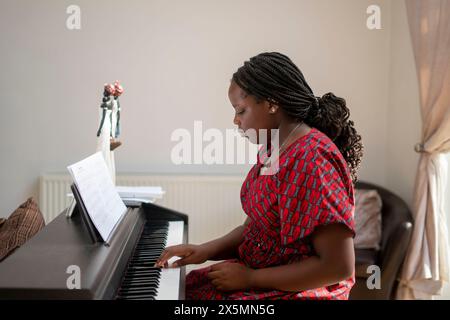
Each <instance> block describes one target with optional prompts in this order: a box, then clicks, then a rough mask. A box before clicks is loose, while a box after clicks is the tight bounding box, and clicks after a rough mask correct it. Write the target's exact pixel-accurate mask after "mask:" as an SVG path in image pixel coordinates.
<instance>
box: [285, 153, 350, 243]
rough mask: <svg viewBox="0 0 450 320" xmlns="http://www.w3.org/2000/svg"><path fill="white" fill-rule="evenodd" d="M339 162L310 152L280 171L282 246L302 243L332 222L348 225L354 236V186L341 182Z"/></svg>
mask: <svg viewBox="0 0 450 320" xmlns="http://www.w3.org/2000/svg"><path fill="white" fill-rule="evenodd" d="M332 163H333V164H332ZM337 163H338V162H335V161H331V162H330V161H328V160H326V159H325V158H324V157H323V156H317V155H316V156H314V155H313V152H309V153H308V154H306V155H303V156H302V157H295V158H293V159H291V160H290V161H289V163H288V164H287V165H286V166H285V167H283V168H281V169H280V171H279V173H278V180H277V184H278V205H279V214H280V228H281V230H280V231H281V244H282V245H285V246H286V245H289V244H292V243H295V242H296V241H299V240H302V239H304V238H305V237H307V236H308V235H310V234H311V233H313V231H314V230H315V228H316V227H318V226H321V225H328V224H332V223H342V224H344V225H346V226H347V227H348V228H349V230H350V231H351V232H352V233H353V237H354V236H355V232H354V221H353V212H354V198H353V191H352V190H353V189H351V188H353V187H352V186H351V182H348V181H349V179H342V177H341V176H340V174H339V172H342V171H343V170H342V164H341V170H339V171H338V170H336V168H335V166H336V165H337ZM338 167H339V166H338ZM344 169H345V168H344ZM344 172H347V171H345V170H344ZM344 181H347V182H348V183H350V186H348V185H346V184H345V183H344ZM350 181H351V180H350ZM348 190H351V192H350V193H351V194H350V195H349V191H348Z"/></svg>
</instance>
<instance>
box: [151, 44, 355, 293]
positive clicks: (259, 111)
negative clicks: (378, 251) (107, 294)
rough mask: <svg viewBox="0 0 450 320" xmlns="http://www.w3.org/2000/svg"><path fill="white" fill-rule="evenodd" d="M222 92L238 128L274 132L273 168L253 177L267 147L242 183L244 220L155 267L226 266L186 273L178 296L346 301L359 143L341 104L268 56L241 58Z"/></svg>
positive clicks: (169, 252) (166, 254)
mask: <svg viewBox="0 0 450 320" xmlns="http://www.w3.org/2000/svg"><path fill="white" fill-rule="evenodd" d="M228 96H229V99H230V102H231V104H232V105H233V108H234V109H235V112H236V114H235V117H234V124H236V125H237V126H238V127H239V129H241V130H243V131H244V132H245V131H247V130H250V129H252V130H255V131H256V132H257V133H259V132H260V131H261V130H262V129H266V130H269V131H270V129H278V138H279V144H278V145H280V148H279V153H278V154H279V156H278V159H279V162H278V163H279V166H278V170H277V171H276V172H275V173H274V174H271V175H263V174H261V170H262V169H263V167H264V166H265V163H266V161H265V160H267V159H268V158H269V156H270V154H271V152H272V150H271V146H270V145H269V146H268V149H267V150H268V152H267V153H266V154H264V153H263V152H260V153H259V155H258V161H257V163H256V164H255V165H254V166H253V168H252V169H251V170H250V172H249V173H248V175H247V178H246V179H245V181H244V183H243V185H242V189H241V202H242V208H243V210H244V212H245V213H246V215H247V216H248V217H247V219H246V221H245V222H244V224H243V225H241V226H238V227H237V228H235V229H234V230H233V231H231V232H230V233H228V234H227V235H225V236H223V237H222V238H219V239H216V240H213V241H210V242H207V243H204V244H200V245H193V244H187V245H178V246H172V247H167V248H166V249H165V250H164V251H163V253H162V254H161V256H160V258H159V260H158V262H157V265H158V266H160V267H163V266H167V261H168V260H169V259H170V258H171V257H173V256H178V257H180V259H179V260H177V261H175V262H174V264H173V266H174V267H177V266H184V265H187V264H200V263H203V262H205V261H207V260H225V261H224V262H221V263H218V264H215V265H212V266H209V267H206V268H202V269H198V270H193V271H191V272H190V273H189V274H188V275H187V276H186V299H208V300H211V299H348V296H349V292H350V289H351V288H352V286H353V284H354V265H355V261H354V260H355V258H354V247H353V237H354V235H355V234H354V222H353V211H354V204H355V202H354V189H353V183H355V182H356V180H357V177H356V171H357V169H358V167H359V164H360V161H361V157H362V150H363V146H362V144H361V137H360V136H359V135H358V134H357V132H356V130H355V128H354V124H353V122H352V121H349V109H348V108H347V107H346V103H345V100H344V99H342V98H338V97H336V96H335V95H333V94H332V93H328V94H325V95H324V96H323V97H321V98H320V97H316V96H315V95H314V93H313V91H312V90H311V88H310V87H309V86H308V84H307V83H306V81H305V78H304V77H303V74H302V72H301V71H300V70H299V69H298V68H297V66H296V65H295V64H294V63H293V62H292V61H291V60H290V59H289V58H288V57H287V56H285V55H283V54H280V53H276V52H271V53H262V54H259V55H257V56H255V57H253V58H251V59H250V61H246V62H245V63H244V65H243V66H242V67H240V68H239V69H238V70H237V72H236V73H235V74H233V78H232V81H231V84H230V87H229V91H228ZM256 142H258V141H256ZM263 149H264V148H262V149H261V150H263Z"/></svg>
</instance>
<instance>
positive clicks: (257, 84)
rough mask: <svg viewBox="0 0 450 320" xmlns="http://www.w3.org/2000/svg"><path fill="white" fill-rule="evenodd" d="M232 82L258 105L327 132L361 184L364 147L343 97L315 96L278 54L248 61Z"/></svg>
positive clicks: (288, 63) (352, 176) (294, 70)
mask: <svg viewBox="0 0 450 320" xmlns="http://www.w3.org/2000/svg"><path fill="white" fill-rule="evenodd" d="M232 81H234V82H235V83H236V84H237V85H238V86H239V87H240V88H241V89H242V90H244V91H245V92H246V93H247V94H249V95H252V96H253V97H255V99H256V102H257V103H261V102H262V101H268V102H269V103H273V104H277V105H278V106H280V108H282V109H283V111H284V112H285V113H286V114H287V115H288V116H290V117H292V118H293V119H295V120H297V121H303V122H305V123H306V124H307V125H309V126H311V127H314V128H316V129H318V130H320V131H321V132H323V133H325V134H326V135H327V136H328V137H329V138H330V139H331V140H332V141H333V142H334V144H335V145H336V146H337V147H338V149H339V151H340V152H341V154H342V155H343V156H344V158H345V160H346V162H347V164H348V166H349V169H350V173H351V178H352V180H353V183H356V182H357V181H358V178H357V170H358V168H359V166H360V163H361V158H362V155H363V144H362V143H361V136H360V135H359V134H358V133H357V132H356V130H355V127H354V123H353V121H351V120H349V117H350V110H349V109H348V108H347V106H346V102H345V100H344V99H343V98H339V97H336V96H335V95H334V94H333V93H331V92H330V93H327V94H325V95H324V96H323V97H316V96H315V95H314V93H313V91H312V90H311V88H310V87H309V85H308V84H307V83H306V80H305V78H304V76H303V74H302V72H301V71H300V70H299V68H298V67H297V66H296V65H295V64H294V63H293V62H292V61H291V59H289V58H288V57H287V56H285V55H283V54H281V53H278V52H265V53H261V54H259V55H257V56H254V57H252V58H250V60H249V61H245V62H244V65H243V66H242V67H240V68H239V69H238V70H237V71H236V72H235V73H234V74H233V78H232Z"/></svg>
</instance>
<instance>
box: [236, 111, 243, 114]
mask: <svg viewBox="0 0 450 320" xmlns="http://www.w3.org/2000/svg"><path fill="white" fill-rule="evenodd" d="M243 113H244V110H241V111H239V112H238V111H236V114H243Z"/></svg>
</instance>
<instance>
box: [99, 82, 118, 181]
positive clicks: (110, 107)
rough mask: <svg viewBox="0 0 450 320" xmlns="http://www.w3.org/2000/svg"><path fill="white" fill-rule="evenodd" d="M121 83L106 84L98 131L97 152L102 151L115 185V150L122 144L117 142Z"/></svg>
mask: <svg viewBox="0 0 450 320" xmlns="http://www.w3.org/2000/svg"><path fill="white" fill-rule="evenodd" d="M123 91H124V90H123V87H122V86H121V85H120V83H119V81H115V82H114V85H112V84H108V83H105V85H104V90H103V99H102V104H101V105H100V126H99V128H98V131H97V138H98V139H97V151H101V152H102V154H103V157H104V158H105V162H106V165H107V167H108V169H109V171H110V173H111V178H112V181H113V183H114V184H115V162H114V150H115V149H117V148H118V147H119V146H120V145H121V144H122V143H121V142H120V141H119V140H117V138H118V137H119V135H120V111H121V108H120V103H119V96H120V95H121V94H122V93H123Z"/></svg>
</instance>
